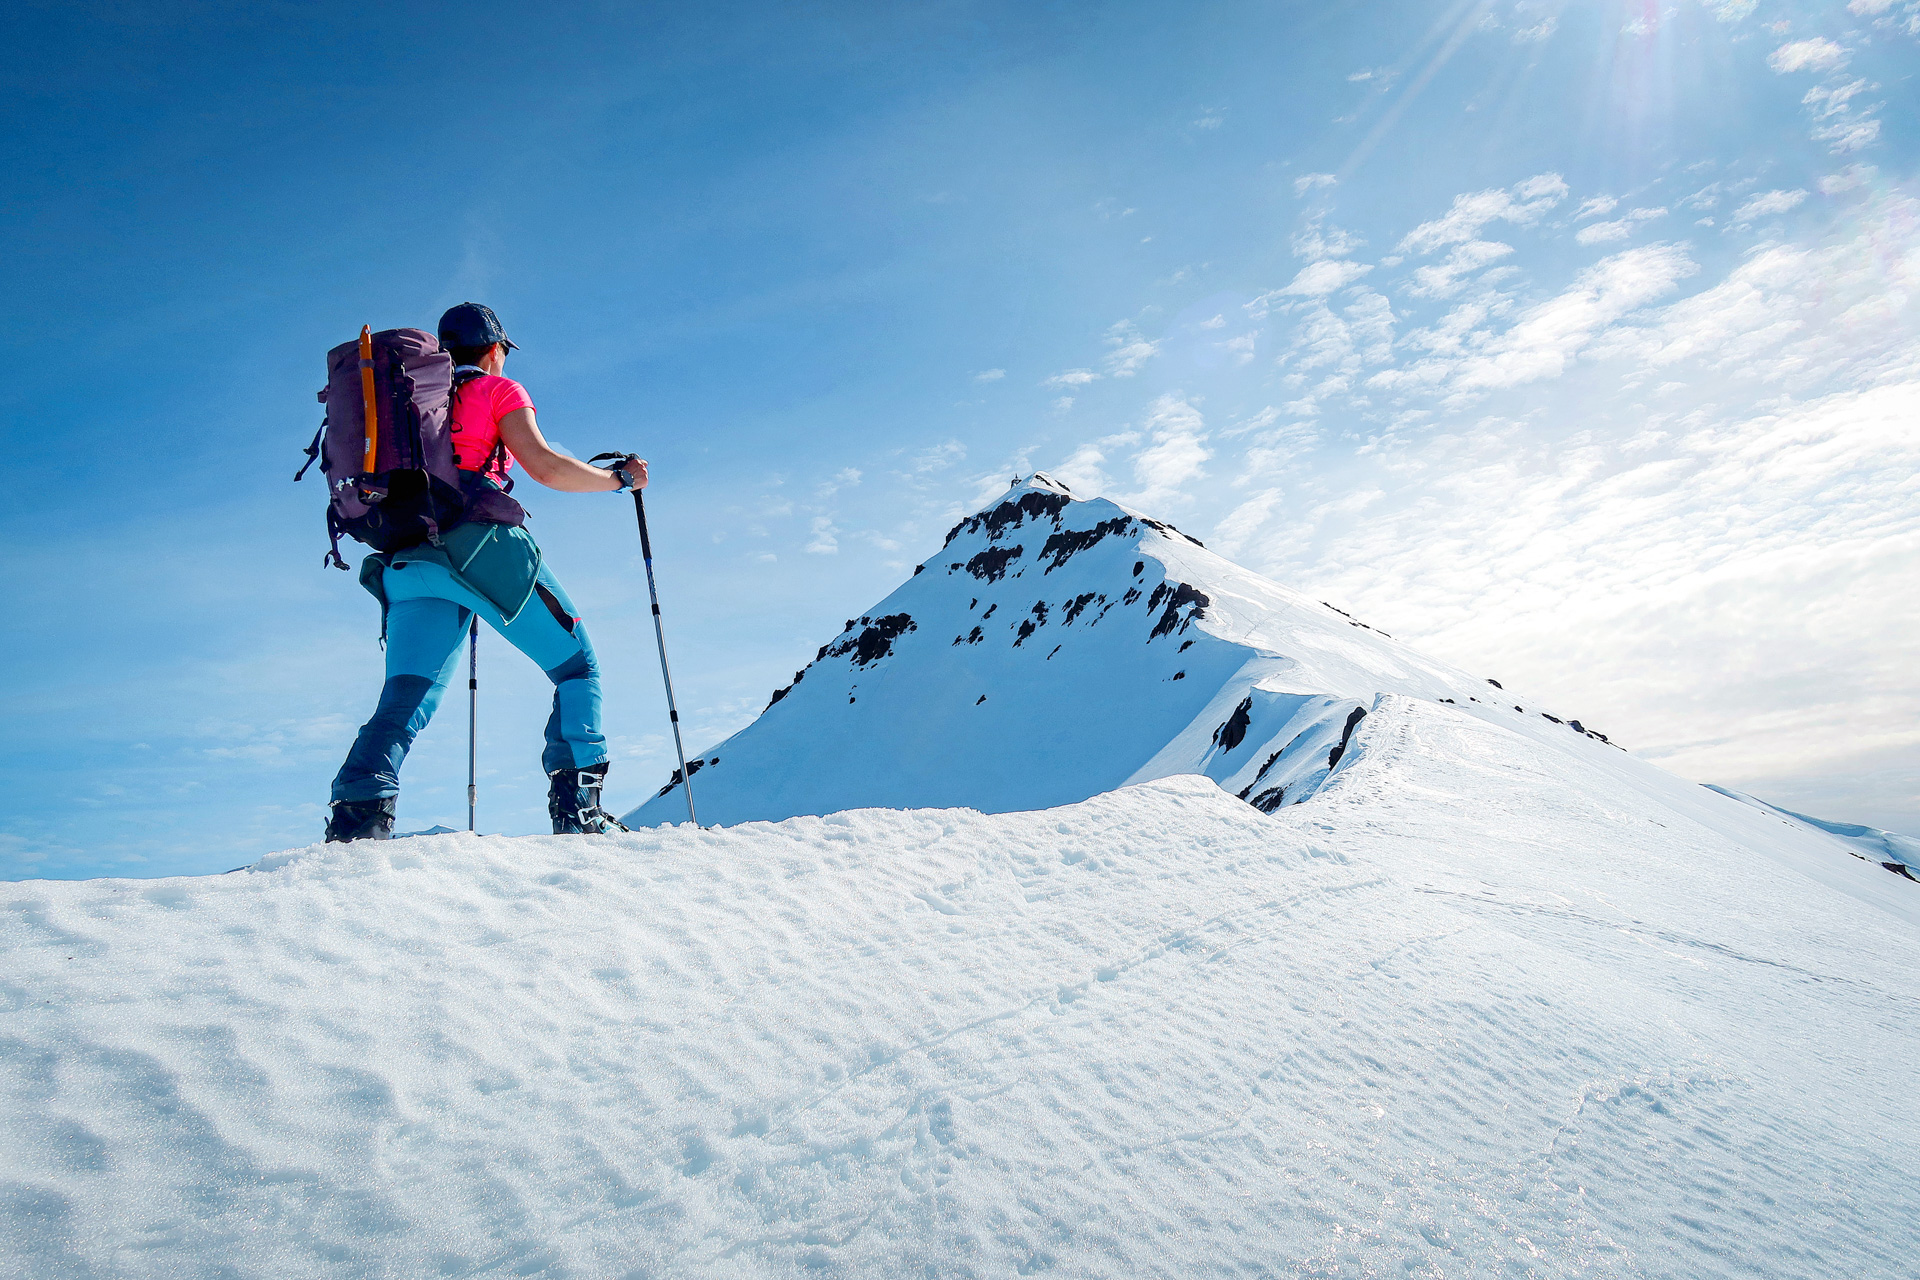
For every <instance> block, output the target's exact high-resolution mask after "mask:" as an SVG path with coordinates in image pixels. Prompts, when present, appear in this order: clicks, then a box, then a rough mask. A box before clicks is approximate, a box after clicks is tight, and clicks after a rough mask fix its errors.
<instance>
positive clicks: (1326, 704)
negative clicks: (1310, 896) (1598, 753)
mask: <svg viewBox="0 0 1920 1280" xmlns="http://www.w3.org/2000/svg"><path fill="white" fill-rule="evenodd" d="M1383 693H1397V694H1402V695H1406V696H1411V697H1416V698H1421V699H1426V700H1430V701H1435V702H1451V703H1453V704H1454V705H1456V706H1460V707H1462V708H1463V709H1468V710H1473V711H1475V712H1477V713H1480V714H1485V715H1489V716H1495V717H1504V718H1506V719H1527V718H1531V719H1533V720H1534V721H1536V722H1539V723H1538V726H1537V727H1545V725H1546V724H1547V723H1549V722H1550V723H1551V724H1552V725H1554V726H1556V728H1555V729H1554V732H1557V733H1559V734H1562V735H1564V736H1566V737H1569V738H1571V737H1574V736H1575V735H1578V734H1582V733H1584V732H1585V730H1584V728H1578V729H1576V728H1573V727H1572V726H1571V725H1570V724H1564V723H1562V722H1560V721H1558V720H1554V719H1553V718H1552V717H1544V716H1543V715H1542V713H1540V712H1539V711H1537V710H1528V709H1525V708H1523V707H1522V706H1520V705H1517V704H1513V703H1509V702H1504V701H1503V702H1500V703H1496V702H1494V701H1493V699H1495V698H1504V697H1505V696H1506V695H1505V694H1504V693H1503V692H1500V691H1499V690H1498V686H1497V685H1495V684H1493V683H1492V682H1489V681H1483V680H1480V679H1476V678H1475V677H1473V676H1470V675H1467V674H1466V673H1464V672H1461V671H1458V670H1456V669H1454V668H1452V667H1448V666H1446V665H1444V664H1441V663H1437V662H1434V661H1432V660H1430V659H1428V658H1426V657H1424V656H1422V655H1421V654H1419V653H1418V652H1417V651H1415V650H1413V649H1411V648H1409V647H1408V646H1406V645H1404V644H1401V643H1400V642H1399V641H1396V640H1394V639H1393V638H1392V637H1391V636H1389V635H1387V634H1386V633H1384V632H1381V631H1378V630H1375V629H1374V628H1372V627H1370V626H1368V625H1367V624H1366V623H1364V622H1361V621H1360V620H1359V619H1356V618H1353V617H1351V616H1349V615H1347V614H1345V613H1343V612H1342V611H1341V610H1339V609H1337V608H1335V607H1334V606H1332V605H1330V604H1327V603H1324V602H1321V601H1317V600H1313V599H1311V598H1310V597H1307V596H1305V595H1302V594H1300V593H1299V592H1297V591H1293V590H1291V589H1289V588H1287V587H1284V586H1282V585H1281V584H1279V583H1276V582H1273V581H1271V580H1269V579H1267V578H1264V577H1261V576H1260V575H1259V574H1256V573H1253V572H1251V571H1249V570H1247V569H1244V568H1242V567H1240V566H1239V565H1236V564H1234V563H1232V562H1231V561H1229V560H1226V559H1224V558H1223V557H1221V556H1219V555H1217V554H1215V553H1214V552H1212V551H1209V550H1207V549H1206V547H1205V546H1204V545H1203V544H1202V543H1201V542H1200V540H1199V539H1197V538H1195V537H1193V536H1191V535H1189V534H1186V533H1184V532H1182V531H1181V530H1179V529H1177V528H1175V527H1174V526H1172V525H1170V524H1167V523H1165V522H1163V521H1160V520H1157V519H1154V518H1153V517H1151V516H1148V515H1146V514H1143V513H1140V512H1136V511H1133V510H1130V509H1128V508H1126V507H1124V506H1121V505H1120V504H1118V503H1115V502H1112V501H1110V500H1107V499H1104V498H1091V499H1089V498H1080V497H1077V496H1075V495H1074V494H1073V492H1072V491H1071V490H1070V489H1069V488H1068V487H1067V486H1066V485H1064V484H1062V483H1060V482H1059V481H1058V480H1055V479H1053V478H1051V477H1049V476H1047V475H1045V474H1043V473H1036V474H1035V475H1032V476H1029V477H1027V478H1026V479H1024V480H1017V481H1016V482H1015V483H1014V485H1013V486H1012V487H1011V488H1010V489H1008V490H1007V492H1006V493H1004V494H1003V495H1001V497H1000V498H998V499H996V500H995V501H993V502H991V503H989V504H987V505H986V506H985V507H983V508H982V509H981V510H979V511H977V512H975V513H974V514H973V515H971V516H968V517H967V518H966V519H963V520H961V521H960V522H959V523H958V524H956V525H954V527H953V528H952V529H951V530H950V531H949V532H948V534H947V536H946V539H945V541H944V542H943V544H942V545H941V548H940V550H939V551H938V552H937V553H935V554H934V555H933V556H931V557H929V558H928V559H927V560H926V562H924V563H923V564H921V565H919V566H918V567H917V568H916V569H915V570H914V574H913V576H912V577H911V578H909V579H908V580H907V581H906V582H905V583H903V584H901V586H900V587H899V588H898V589H897V590H895V591H894V592H893V593H892V594H891V595H889V596H888V597H887V598H886V599H885V600H882V601H881V602H880V603H878V604H876V605H875V606H873V607H872V608H871V609H869V610H868V611H867V612H865V613H863V614H861V615H860V616H859V617H857V618H849V619H847V623H846V626H845V627H844V628H843V629H842V631H841V633H840V634H839V635H838V636H836V637H834V638H833V639H832V640H829V641H828V642H827V643H826V644H823V645H821V646H820V648H819V649H818V650H817V651H816V652H815V654H814V657H813V660H812V661H811V662H810V663H808V664H807V665H806V666H805V667H803V668H801V669H800V670H799V671H796V672H795V673H794V679H793V682H792V683H790V684H788V685H787V686H785V687H784V688H781V689H777V690H775V691H774V692H773V695H772V697H771V699H770V701H769V702H768V704H767V708H766V710H765V711H764V712H763V713H762V714H761V716H760V718H759V719H758V720H756V721H755V722H754V723H753V724H751V725H749V726H748V727H747V728H746V729H743V730H741V731H740V732H739V733H737V734H735V735H734V736H733V737H731V738H729V739H727V740H726V741H725V742H723V743H721V744H719V745H718V746H715V747H712V748H710V749H708V750H707V751H705V752H703V753H702V754H701V755H700V756H699V757H698V758H697V759H696V760H694V761H690V762H689V763H690V767H691V768H692V769H693V770H694V771H695V772H696V774H697V776H698V778H699V781H698V782H697V783H696V785H695V790H696V799H697V800H698V802H699V807H700V812H701V817H702V819H703V820H705V821H710V822H712V821H717V822H720V823H722V824H731V823H735V822H742V821H749V820H755V819H779V818H786V817H791V816H794V815H796V814H803V813H816V814H817V813H829V812H833V811H835V810H838V809H846V808H858V807H874V806H879V807H889V808H924V807H932V806H959V807H967V808H973V809H980V810H983V811H986V812H1007V811H1011V810H1019V809H1036V808H1044V807H1047V806H1051V805H1058V804H1068V803H1072V802H1074V801H1078V800H1083V799H1085V798H1087V797H1088V796H1092V795H1097V794H1099V793H1101V792H1103V791H1108V790H1111V789H1113V788H1114V787H1118V786H1121V785H1124V784H1126V783H1129V782H1140V781H1145V780H1148V779H1152V778H1159V777H1168V776H1172V775H1175V774H1182V773H1202V774H1205V775H1207V776H1208V777H1211V778H1213V779H1214V780H1215V781H1216V782H1218V783H1220V785H1221V786H1223V787H1225V788H1226V789H1227V790H1228V791H1230V792H1231V793H1233V794H1235V795H1237V796H1240V797H1241V798H1242V799H1244V800H1247V801H1248V802H1249V803H1252V804H1254V805H1256V806H1257V807H1259V808H1261V809H1263V810H1265V811H1268V812H1272V811H1273V810H1275V809H1277V808H1279V807H1281V806H1282V805H1287V804H1294V803H1298V802H1300V801H1302V800H1304V799H1306V798H1308V797H1309V796H1311V795H1312V794H1314V792H1315V791H1316V790H1317V789H1318V788H1319V787H1320V786H1321V785H1323V784H1324V783H1325V782H1326V780H1327V779H1328V777H1330V776H1331V774H1332V773H1333V771H1334V770H1335V769H1336V768H1337V767H1338V765H1339V763H1340V760H1341V758H1342V756H1343V754H1344V753H1345V752H1346V750H1347V746H1348V744H1349V742H1350V740H1351V739H1352V736H1353V735H1354V733H1355V732H1356V730H1357V729H1358V727H1359V725H1360V722H1361V721H1362V720H1363V719H1364V718H1365V716H1366V714H1367V713H1368V711H1369V710H1370V709H1371V708H1372V707H1373V705H1374V702H1375V700H1376V699H1377V698H1378V697H1379V696H1380V695H1381V694H1383ZM678 781H679V779H678V777H677V775H676V777H675V778H674V779H673V780H671V781H670V782H669V783H668V785H667V786H666V787H663V788H662V789H661V790H660V792H659V793H658V794H657V795H656V796H654V797H653V798H652V799H650V800H649V801H648V802H647V803H645V804H643V805H642V806H640V807H639V808H638V809H636V810H635V811H634V812H633V813H632V814H630V815H628V820H629V821H630V822H632V823H637V824H640V825H655V824H658V823H661V822H673V821H679V820H680V819H681V818H682V817H683V816H684V813H685V808H684V803H685V802H684V799H683V798H682V797H681V796H680V795H679V787H678V785H677V784H678Z"/></svg>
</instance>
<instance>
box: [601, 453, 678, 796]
mask: <svg viewBox="0 0 1920 1280" xmlns="http://www.w3.org/2000/svg"><path fill="white" fill-rule="evenodd" d="M629 456H631V455H629V454H625V453H597V454H595V455H594V456H593V457H592V458H591V459H590V460H589V461H592V462H605V461H607V460H609V459H611V460H613V461H615V462H618V461H620V460H621V459H623V458H626V457H629ZM633 514H634V517H635V518H636V519H637V520H639V522H640V558H641V559H643V560H645V561H646V562H647V599H648V601H649V602H650V603H651V604H652V605H653V639H654V642H655V643H656V644H658V645H659V646H660V679H661V680H662V681H664V682H665V683H666V686H667V718H668V719H669V720H671V721H672V722H673V753H674V755H676V756H678V757H679V758H680V785H681V786H682V787H684V788H686V793H687V819H688V820H689V821H690V822H692V823H693V825H694V826H696V827H697V826H699V825H700V818H699V816H698V815H697V814H695V813H694V811H693V775H692V774H691V773H689V772H688V771H687V749H686V748H685V747H684V746H682V745H681V743H680V708H679V707H677V706H675V705H674V701H673V671H672V670H671V669H670V668H669V667H668V666H667V633H666V632H665V631H664V630H662V629H661V626H660V589H659V588H658V587H657V586H655V585H654V581H653V539H652V538H650V537H648V536H647V500H646V499H645V498H643V497H641V496H640V491H639V490H638V489H635V490H634V491H633Z"/></svg>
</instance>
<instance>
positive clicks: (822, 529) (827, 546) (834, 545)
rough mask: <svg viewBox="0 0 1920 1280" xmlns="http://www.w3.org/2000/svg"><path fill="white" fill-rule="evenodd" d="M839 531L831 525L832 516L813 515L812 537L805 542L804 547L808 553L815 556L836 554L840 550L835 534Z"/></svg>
mask: <svg viewBox="0 0 1920 1280" xmlns="http://www.w3.org/2000/svg"><path fill="white" fill-rule="evenodd" d="M839 532H840V531H839V530H838V529H836V528H834V527H833V517H832V516H815V517H814V518H813V539H812V541H810V542H808V543H807V547H806V549H807V551H808V553H809V554H811V555H816V556H831V555H838V554H839V552H840V542H839V539H838V538H837V537H836V536H835V535H837V534H838V533H839Z"/></svg>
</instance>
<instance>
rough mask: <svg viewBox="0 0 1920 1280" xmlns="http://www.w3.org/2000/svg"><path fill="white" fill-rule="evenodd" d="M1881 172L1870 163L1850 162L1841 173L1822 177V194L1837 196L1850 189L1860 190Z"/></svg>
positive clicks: (1820, 184) (1820, 183)
mask: <svg viewBox="0 0 1920 1280" xmlns="http://www.w3.org/2000/svg"><path fill="white" fill-rule="evenodd" d="M1878 172H1879V170H1878V169H1875V168H1874V167H1873V166H1872V165H1870V164H1850V165H1848V166H1847V167H1846V168H1844V169H1842V170H1841V171H1840V172H1839V173H1830V174H1828V175H1827V176H1826V177H1824V178H1822V179H1820V182H1819V187H1820V194H1821V195H1827V196H1837V195H1841V194H1843V193H1845V192H1848V191H1858V190H1859V189H1860V188H1862V187H1864V186H1866V185H1867V183H1868V182H1869V181H1871V180H1872V179H1873V177H1874V175H1875V174H1877V173H1878Z"/></svg>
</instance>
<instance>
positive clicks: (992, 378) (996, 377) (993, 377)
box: [973, 369, 1007, 382]
mask: <svg viewBox="0 0 1920 1280" xmlns="http://www.w3.org/2000/svg"><path fill="white" fill-rule="evenodd" d="M1006 376H1007V371H1006V370H1005V369H982V370H981V371H980V372H979V373H976V374H974V375H973V380H974V381H975V382H998V381H1000V379H1002V378H1004V377H1006Z"/></svg>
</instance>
